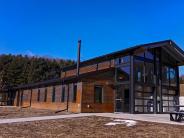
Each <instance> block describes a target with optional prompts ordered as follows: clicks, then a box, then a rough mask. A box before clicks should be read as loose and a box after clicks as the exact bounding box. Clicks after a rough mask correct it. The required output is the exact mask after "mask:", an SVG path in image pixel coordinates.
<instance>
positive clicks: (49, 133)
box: [0, 116, 184, 138]
mask: <svg viewBox="0 0 184 138" xmlns="http://www.w3.org/2000/svg"><path fill="white" fill-rule="evenodd" d="M112 120H113V119H112V118H104V117H94V116H92V117H82V118H73V119H60V120H49V121H35V122H25V123H14V124H3V125H0V137H2V138H10V137H12V138H13V137H27V138H40V137H61V138H86V137H87V138H183V137H184V131H183V130H184V126H177V125H168V124H158V123H149V122H140V121H138V123H137V125H135V126H133V127H127V126H126V125H116V126H105V124H106V123H109V122H111V121H112Z"/></svg>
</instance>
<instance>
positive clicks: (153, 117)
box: [0, 113, 184, 125]
mask: <svg viewBox="0 0 184 138" xmlns="http://www.w3.org/2000/svg"><path fill="white" fill-rule="evenodd" d="M88 116H100V117H110V118H119V119H130V120H137V121H148V122H156V123H164V124H174V125H184V123H177V122H172V121H170V119H169V115H168V114H125V113H120V114H116V113H80V114H70V115H56V116H42V117H27V118H14V119H0V124H7V123H21V122H31V121H43V120H55V119H64V118H77V117H88Z"/></svg>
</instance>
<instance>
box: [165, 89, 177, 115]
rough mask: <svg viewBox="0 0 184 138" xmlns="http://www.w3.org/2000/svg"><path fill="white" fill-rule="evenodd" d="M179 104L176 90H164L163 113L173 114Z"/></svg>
mask: <svg viewBox="0 0 184 138" xmlns="http://www.w3.org/2000/svg"><path fill="white" fill-rule="evenodd" d="M176 104H177V98H176V90H170V89H167V88H163V89H162V106H163V112H171V111H174V110H175V105H176Z"/></svg>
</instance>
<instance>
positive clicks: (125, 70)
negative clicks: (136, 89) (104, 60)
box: [117, 66, 130, 81]
mask: <svg viewBox="0 0 184 138" xmlns="http://www.w3.org/2000/svg"><path fill="white" fill-rule="evenodd" d="M129 79H130V66H125V67H119V68H117V81H129Z"/></svg>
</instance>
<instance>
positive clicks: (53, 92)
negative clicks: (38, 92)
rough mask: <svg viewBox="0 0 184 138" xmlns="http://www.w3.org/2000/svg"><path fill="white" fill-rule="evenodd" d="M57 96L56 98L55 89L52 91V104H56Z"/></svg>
mask: <svg viewBox="0 0 184 138" xmlns="http://www.w3.org/2000/svg"><path fill="white" fill-rule="evenodd" d="M55 96H56V92H55V87H53V90H52V102H55Z"/></svg>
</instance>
